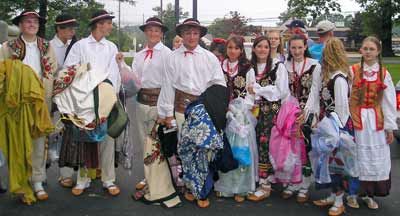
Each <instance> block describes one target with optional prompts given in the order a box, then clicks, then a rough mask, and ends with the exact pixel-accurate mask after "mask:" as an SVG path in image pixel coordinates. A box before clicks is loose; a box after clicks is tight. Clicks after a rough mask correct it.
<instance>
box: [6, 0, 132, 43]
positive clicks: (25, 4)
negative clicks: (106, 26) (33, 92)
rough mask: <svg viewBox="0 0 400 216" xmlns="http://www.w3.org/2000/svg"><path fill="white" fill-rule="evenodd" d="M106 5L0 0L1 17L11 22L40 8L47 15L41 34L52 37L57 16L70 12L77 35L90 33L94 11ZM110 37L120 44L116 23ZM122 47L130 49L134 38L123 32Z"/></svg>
mask: <svg viewBox="0 0 400 216" xmlns="http://www.w3.org/2000/svg"><path fill="white" fill-rule="evenodd" d="M121 2H122V3H129V4H132V5H134V4H135V3H136V2H137V1H133V0H121ZM103 8H104V5H103V4H101V3H99V2H97V1H96V0H2V1H0V19H2V20H4V21H6V22H8V23H11V19H12V18H13V17H15V16H16V15H18V14H19V13H20V12H21V11H23V10H36V11H38V10H39V13H40V15H41V16H45V17H47V23H46V26H40V29H39V35H40V36H42V37H45V38H47V39H51V38H52V37H53V36H54V34H55V27H54V21H55V18H56V16H58V15H60V14H62V13H68V14H70V15H72V16H73V17H75V18H76V19H77V21H78V22H79V28H78V29H77V37H78V38H81V37H86V36H87V35H89V33H90V28H89V22H90V17H91V15H92V14H93V12H94V11H96V10H99V9H103ZM114 29H115V30H114V31H113V32H112V33H111V35H110V37H109V38H108V39H110V40H111V41H113V42H114V43H116V44H118V43H117V42H118V31H117V28H116V26H115V25H114ZM121 42H122V43H121V49H122V50H129V48H131V47H132V40H131V39H130V37H129V36H128V35H127V34H124V33H122V34H121Z"/></svg>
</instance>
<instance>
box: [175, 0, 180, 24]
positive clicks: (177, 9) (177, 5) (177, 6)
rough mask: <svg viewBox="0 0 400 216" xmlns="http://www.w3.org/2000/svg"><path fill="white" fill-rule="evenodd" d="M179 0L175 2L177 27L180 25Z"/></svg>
mask: <svg viewBox="0 0 400 216" xmlns="http://www.w3.org/2000/svg"><path fill="white" fill-rule="evenodd" d="M179 12H180V11H179V0H175V26H176V25H178V24H179V14H180V13H179Z"/></svg>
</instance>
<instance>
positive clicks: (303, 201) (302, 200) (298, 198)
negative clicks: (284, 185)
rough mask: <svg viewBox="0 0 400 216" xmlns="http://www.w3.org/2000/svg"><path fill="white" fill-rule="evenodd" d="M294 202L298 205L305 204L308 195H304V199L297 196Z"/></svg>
mask: <svg viewBox="0 0 400 216" xmlns="http://www.w3.org/2000/svg"><path fill="white" fill-rule="evenodd" d="M296 200H297V202H298V203H305V202H307V201H308V194H306V196H305V197H302V196H299V195H297V199H296Z"/></svg>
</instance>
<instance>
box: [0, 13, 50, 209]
mask: <svg viewBox="0 0 400 216" xmlns="http://www.w3.org/2000/svg"><path fill="white" fill-rule="evenodd" d="M41 22H44V23H45V22H46V19H45V18H43V17H41V16H39V14H38V13H36V12H34V11H23V12H22V13H21V14H20V15H18V16H17V17H15V18H14V19H13V20H12V23H13V24H14V25H17V26H18V27H19V30H20V32H21V35H20V37H18V38H16V39H14V40H9V41H7V42H5V43H4V44H3V46H2V47H1V50H0V61H2V60H4V59H8V58H12V59H20V60H21V61H22V63H24V64H26V65H28V66H30V67H31V68H32V69H33V70H34V71H35V72H36V73H37V75H38V77H39V78H40V79H41V81H42V83H43V86H44V88H45V94H46V95H45V100H46V103H47V106H48V109H49V110H51V104H52V103H51V99H52V92H53V81H54V77H56V76H57V75H56V74H55V73H56V70H57V60H56V58H55V55H54V50H53V49H52V47H51V45H50V44H49V42H48V41H46V40H44V39H43V38H40V37H38V36H37V33H38V31H39V23H41ZM45 152H46V137H40V138H37V139H34V140H33V152H32V176H31V182H32V186H33V191H34V192H35V196H36V198H37V199H38V200H47V199H48V197H49V196H48V194H47V193H46V191H45V190H44V188H43V182H44V181H46V155H45ZM22 201H23V202H25V203H26V204H31V203H32V202H33V200H28V199H26V197H25V198H24V199H22Z"/></svg>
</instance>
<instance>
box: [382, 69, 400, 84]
mask: <svg viewBox="0 0 400 216" xmlns="http://www.w3.org/2000/svg"><path fill="white" fill-rule="evenodd" d="M385 66H386V67H387V69H388V71H389V72H390V75H392V80H393V84H394V85H396V84H397V82H398V81H399V80H400V64H385Z"/></svg>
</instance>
